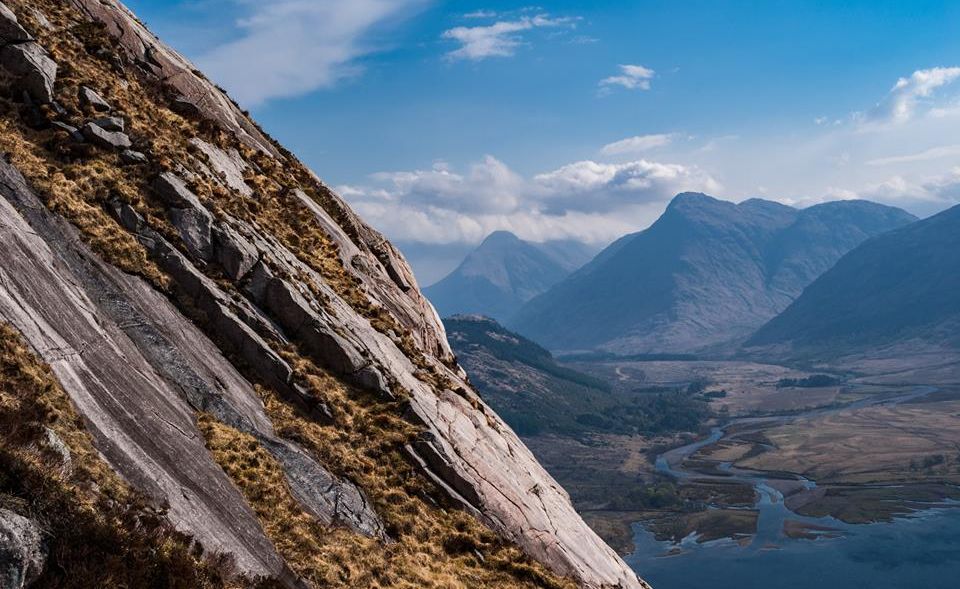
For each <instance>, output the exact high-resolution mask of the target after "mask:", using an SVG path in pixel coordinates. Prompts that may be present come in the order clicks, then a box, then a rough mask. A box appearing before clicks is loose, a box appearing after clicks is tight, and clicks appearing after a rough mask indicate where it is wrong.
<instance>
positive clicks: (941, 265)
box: [744, 206, 960, 360]
mask: <svg viewBox="0 0 960 589" xmlns="http://www.w3.org/2000/svg"><path fill="white" fill-rule="evenodd" d="M958 252H960V206H954V207H952V208H950V209H948V210H946V211H943V212H941V213H939V214H937V215H934V216H932V217H929V218H927V219H923V220H921V221H917V222H916V223H913V224H911V225H908V226H906V227H903V228H900V229H896V230H893V231H891V232H888V233H885V234H882V235H879V236H877V237H874V238H872V239H869V240H867V241H865V242H864V243H863V244H861V245H860V246H859V247H857V248H855V249H853V250H852V251H850V252H849V253H848V254H846V255H845V256H844V257H842V258H841V259H840V260H839V261H838V262H837V264H836V265H835V266H833V267H832V268H831V269H830V270H828V271H827V272H826V273H824V274H823V275H822V276H820V277H819V278H818V279H817V280H815V281H814V282H813V283H812V284H810V285H809V286H808V287H807V288H806V289H805V290H804V292H803V294H801V296H800V297H799V298H797V300H796V301H794V302H793V303H792V304H791V305H790V306H789V307H788V308H787V309H785V310H784V311H783V313H781V314H779V315H778V316H777V317H775V318H773V319H772V320H771V321H770V322H769V323H767V324H766V325H764V326H763V327H761V328H760V329H759V330H758V331H757V332H756V333H755V334H754V335H753V336H751V338H750V339H749V340H747V342H746V343H745V344H744V345H745V348H746V349H748V350H749V349H751V348H754V353H761V351H762V350H763V349H764V348H765V347H768V348H769V347H773V346H777V345H779V346H787V347H788V348H789V350H784V351H781V352H780V354H782V355H785V356H786V357H791V356H798V357H817V358H819V359H820V360H824V359H826V358H825V357H824V355H825V354H828V355H834V354H852V353H862V352H866V351H869V350H871V349H874V350H875V349H877V348H880V347H882V346H884V345H890V344H893V343H896V342H898V341H905V340H910V339H919V340H932V341H933V342H935V343H938V344H943V345H946V346H947V347H953V348H957V347H960V337H957V336H956V333H955V332H953V333H951V328H950V326H954V327H956V326H958V325H960V301H958V298H957V296H956V293H958V292H960V254H958ZM770 353H775V352H773V351H771V352H770Z"/></svg>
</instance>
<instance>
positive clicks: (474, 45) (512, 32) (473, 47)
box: [443, 14, 578, 61]
mask: <svg viewBox="0 0 960 589" xmlns="http://www.w3.org/2000/svg"><path fill="white" fill-rule="evenodd" d="M577 20H578V19H576V18H553V17H551V16H550V15H548V14H538V15H535V16H522V17H520V18H517V19H516V20H504V21H499V22H496V23H493V24H492V25H484V26H476V27H455V28H452V29H450V30H447V31H444V33H443V38H444V39H450V40H452V41H456V42H458V43H460V48H459V49H455V50H453V51H451V52H449V53H447V57H448V58H450V59H453V60H470V61H481V60H484V59H488V58H490V57H510V56H512V55H514V53H516V50H517V47H519V46H520V45H522V44H523V42H524V41H523V36H522V35H521V34H520V33H523V32H526V31H530V30H533V29H538V28H556V27H575V26H576V22H577Z"/></svg>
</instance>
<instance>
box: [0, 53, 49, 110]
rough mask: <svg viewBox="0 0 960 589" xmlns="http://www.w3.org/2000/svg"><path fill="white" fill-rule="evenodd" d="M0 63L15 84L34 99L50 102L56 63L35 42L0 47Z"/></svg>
mask: <svg viewBox="0 0 960 589" xmlns="http://www.w3.org/2000/svg"><path fill="white" fill-rule="evenodd" d="M0 65H2V66H3V68H4V69H5V70H7V72H9V73H10V74H11V75H12V76H13V77H14V79H15V84H16V85H17V87H19V88H20V89H22V90H25V91H26V92H27V93H29V94H30V96H31V97H32V98H33V99H34V100H38V101H40V102H52V101H53V98H54V95H53V85H54V82H56V79H57V64H56V62H55V61H53V60H52V59H50V56H49V55H48V54H47V52H46V51H45V50H44V49H43V47H40V46H39V45H37V44H36V43H32V42H31V43H18V44H14V45H6V46H4V47H3V49H0Z"/></svg>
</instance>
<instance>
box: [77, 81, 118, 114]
mask: <svg viewBox="0 0 960 589" xmlns="http://www.w3.org/2000/svg"><path fill="white" fill-rule="evenodd" d="M80 104H82V105H84V106H89V107H90V108H92V109H93V110H95V111H98V112H109V111H111V110H113V109H112V107H111V106H110V103H109V102H107V101H106V100H104V99H103V96H100V95H99V94H97V93H96V92H95V91H94V90H91V89H90V88H88V87H86V86H80Z"/></svg>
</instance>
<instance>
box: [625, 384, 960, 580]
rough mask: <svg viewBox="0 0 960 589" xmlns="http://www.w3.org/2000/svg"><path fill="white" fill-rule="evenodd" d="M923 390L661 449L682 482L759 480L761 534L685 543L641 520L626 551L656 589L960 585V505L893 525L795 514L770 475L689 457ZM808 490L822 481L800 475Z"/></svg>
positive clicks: (663, 461) (720, 430) (662, 462)
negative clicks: (822, 531)
mask: <svg viewBox="0 0 960 589" xmlns="http://www.w3.org/2000/svg"><path fill="white" fill-rule="evenodd" d="M935 391H936V389H935V388H933V387H917V388H915V389H913V390H911V391H910V392H908V393H905V394H902V395H897V396H892V397H891V396H887V397H884V398H869V397H868V398H865V399H863V400H861V401H857V402H856V403H853V404H848V405H844V406H841V407H830V408H821V409H814V410H811V411H808V412H805V413H802V414H798V415H791V416H778V417H763V418H743V419H735V420H733V421H731V422H729V423H728V424H726V425H724V426H723V427H717V428H714V429H713V430H712V431H711V433H710V435H709V436H707V437H706V438H704V439H702V440H699V441H696V442H694V443H691V444H688V445H686V446H683V447H680V448H675V449H673V450H670V451H668V452H665V453H664V454H662V455H660V456H659V457H658V459H657V461H656V468H657V470H658V471H660V472H661V473H663V474H666V475H668V476H671V477H673V478H675V479H679V480H684V479H690V478H697V479H698V480H710V479H721V478H722V479H723V480H726V481H738V482H743V483H746V484H750V485H753V487H754V489H755V490H756V495H757V502H756V505H755V506H754V509H756V510H757V511H758V513H759V517H758V520H757V533H756V534H755V536H754V537H753V538H752V539H751V540H750V541H749V542H746V543H737V542H734V541H733V540H718V541H714V542H707V543H703V544H699V543H697V542H696V538H695V537H690V538H686V539H685V540H684V541H683V542H681V543H680V546H677V545H676V544H674V543H672V542H660V541H657V540H656V539H655V538H654V537H653V534H652V533H650V532H649V531H648V530H646V529H645V528H644V527H643V526H642V525H636V526H635V538H634V543H635V545H636V550H635V552H634V553H633V554H632V555H631V556H629V557H627V561H628V562H629V563H630V565H631V566H632V567H634V569H635V570H637V572H638V573H640V574H641V576H643V577H644V578H645V579H646V580H647V581H649V582H650V583H652V584H653V585H654V588H655V589H686V588H688V587H710V588H711V589H727V588H729V589H754V588H756V589H761V588H762V589H769V588H770V587H771V586H772V587H777V588H783V589H792V588H794V587H796V588H798V589H799V588H801V587H802V588H804V589H809V588H810V587H817V588H818V589H851V588H859V587H863V588H867V587H869V588H870V589H914V588H916V589H940V588H943V589H946V588H950V589H955V588H956V587H960V510H958V509H953V508H952V507H953V506H943V507H938V508H931V509H928V510H924V511H922V512H919V513H916V514H914V515H912V516H910V517H903V518H899V519H897V520H895V521H894V522H891V523H880V524H869V525H849V524H845V523H843V522H841V521H839V520H836V519H834V518H831V517H824V518H810V517H802V516H798V515H797V514H795V513H793V512H791V511H790V510H789V509H788V508H787V507H786V505H785V504H784V501H783V495H782V494H781V493H780V492H779V491H778V490H776V489H775V488H773V487H772V486H771V485H770V484H769V483H770V480H769V478H768V476H769V475H768V474H767V473H763V472H758V471H751V470H747V469H740V468H736V467H733V466H732V465H730V464H722V465H720V468H721V469H722V470H725V471H726V472H725V473H724V474H725V475H728V476H723V477H718V476H710V475H704V474H702V473H697V472H691V471H688V470H686V469H685V468H684V465H683V461H684V459H685V458H687V457H689V456H691V455H693V454H695V453H696V452H697V451H699V450H700V449H701V448H704V447H706V446H709V445H712V444H715V443H717V442H719V441H720V440H722V439H723V438H724V437H725V436H726V434H727V429H728V428H731V427H733V426H738V429H740V430H741V431H742V428H743V427H744V426H769V425H776V424H778V423H785V422H789V421H792V420H795V419H798V418H801V417H811V416H817V415H824V414H828V413H832V412H837V411H848V410H852V409H857V408H862V407H867V406H871V405H880V404H885V405H890V404H899V403H904V402H907V401H910V400H914V399H917V398H920V397H922V396H925V395H928V394H930V393H933V392H935ZM799 480H800V481H801V482H802V483H803V484H804V485H805V486H807V487H808V488H813V487H815V485H816V484H815V483H814V482H813V481H808V480H805V479H799ZM788 519H789V520H793V521H798V522H802V523H804V524H808V525H812V526H819V527H823V528H831V529H833V530H836V533H833V534H827V535H826V536H822V537H819V538H817V539H816V540H806V539H791V538H788V537H786V536H785V535H784V533H783V524H784V521H785V520H788Z"/></svg>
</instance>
